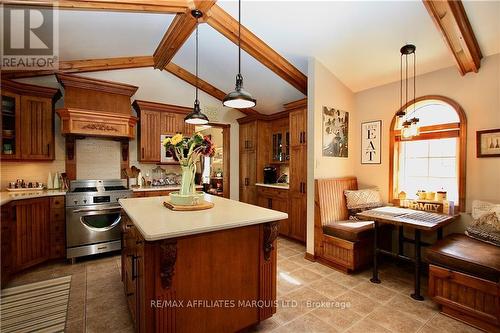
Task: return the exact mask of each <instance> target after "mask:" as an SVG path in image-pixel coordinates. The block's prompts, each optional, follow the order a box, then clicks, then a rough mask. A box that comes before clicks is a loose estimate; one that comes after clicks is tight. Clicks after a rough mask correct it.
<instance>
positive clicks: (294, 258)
mask: <svg viewBox="0 0 500 333" xmlns="http://www.w3.org/2000/svg"><path fill="white" fill-rule="evenodd" d="M304 255H305V254H304V253H300V254H296V255H294V256H291V257H287V259H288V260H290V261H293V262H294V263H296V264H298V265H300V266H308V265H310V264H311V262H310V261H309V260H307V259H306V258H304Z"/></svg>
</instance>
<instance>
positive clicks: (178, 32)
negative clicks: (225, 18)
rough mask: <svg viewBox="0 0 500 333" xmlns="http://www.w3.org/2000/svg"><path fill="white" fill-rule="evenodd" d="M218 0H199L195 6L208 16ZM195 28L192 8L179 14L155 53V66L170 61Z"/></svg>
mask: <svg viewBox="0 0 500 333" xmlns="http://www.w3.org/2000/svg"><path fill="white" fill-rule="evenodd" d="M216 1H217V0H205V1H200V0H197V1H195V2H194V7H195V8H196V9H199V10H200V11H201V12H202V13H203V15H204V16H206V12H207V11H208V10H209V9H210V8H211V7H212V6H213V5H214V4H215V2H216ZM195 29H196V19H195V18H194V17H193V16H192V15H191V10H187V11H186V12H184V13H179V14H177V15H176V16H175V18H174V20H173V21H172V23H171V24H170V26H169V27H168V29H167V32H166V33H165V35H164V36H163V38H162V40H161V42H160V44H159V45H158V47H157V48H156V50H155V52H154V54H153V58H154V67H155V68H160V69H163V68H164V67H165V66H166V65H167V64H168V63H170V61H171V60H172V59H173V57H174V56H175V54H176V53H177V51H179V49H180V48H181V47H182V45H184V43H185V42H186V40H187V39H188V38H189V36H191V34H192V33H193V31H194V30H195Z"/></svg>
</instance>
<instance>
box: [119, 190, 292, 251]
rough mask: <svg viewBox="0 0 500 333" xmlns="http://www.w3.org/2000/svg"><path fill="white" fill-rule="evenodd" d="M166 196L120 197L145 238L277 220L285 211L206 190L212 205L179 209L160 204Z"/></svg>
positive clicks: (169, 236) (285, 216)
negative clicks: (251, 203) (230, 198)
mask: <svg viewBox="0 0 500 333" xmlns="http://www.w3.org/2000/svg"><path fill="white" fill-rule="evenodd" d="M165 198H166V197H149V198H130V199H120V201H119V202H120V205H121V206H122V208H123V209H124V210H125V212H126V213H127V215H128V217H129V218H130V219H131V220H132V222H133V223H134V225H135V226H136V227H137V229H138V230H139V231H140V232H141V234H142V236H143V237H144V239H145V240H147V241H155V240H160V239H167V238H174V237H181V236H188V235H194V234H200V233H204V232H210V231H217V230H224V229H231V228H237V227H243V226H247V225H253V224H260V223H265V222H271V221H278V220H282V219H286V218H288V214H286V213H282V212H278V211H275V210H271V209H267V208H262V207H258V206H253V205H249V204H246V203H243V202H239V201H235V200H229V199H225V198H221V197H217V196H213V195H209V194H205V200H207V201H210V202H213V203H214V204H215V206H214V207H213V208H211V209H207V210H200V211H191V212H179V211H171V210H170V209H168V208H165V207H164V206H163V201H164V200H165Z"/></svg>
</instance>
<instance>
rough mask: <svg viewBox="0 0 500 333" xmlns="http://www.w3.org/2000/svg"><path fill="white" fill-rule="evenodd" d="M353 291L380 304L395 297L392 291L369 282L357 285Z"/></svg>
mask: <svg viewBox="0 0 500 333" xmlns="http://www.w3.org/2000/svg"><path fill="white" fill-rule="evenodd" d="M353 290H355V291H357V292H358V293H360V294H363V295H365V296H367V297H370V298H372V299H374V300H376V301H378V302H382V303H384V302H387V301H389V300H390V299H391V298H393V297H394V296H396V292H395V291H394V290H391V289H388V288H386V287H384V286H382V284H377V283H371V282H369V281H365V282H362V283H360V284H358V285H357V286H356V287H354V288H353Z"/></svg>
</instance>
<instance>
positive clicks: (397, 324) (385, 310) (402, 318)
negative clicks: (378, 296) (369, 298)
mask: <svg viewBox="0 0 500 333" xmlns="http://www.w3.org/2000/svg"><path fill="white" fill-rule="evenodd" d="M368 318H370V319H371V320H373V321H375V322H377V323H379V324H380V325H381V326H383V327H385V328H387V329H388V330H390V331H392V332H394V333H412V332H417V331H418V330H419V329H420V328H421V327H422V326H423V325H424V322H421V321H418V320H416V319H414V318H413V317H410V316H409V315H407V314H405V313H403V312H401V311H399V310H397V309H396V308H394V307H388V306H381V307H378V308H376V309H375V310H374V311H373V312H372V313H370V314H369V315H368Z"/></svg>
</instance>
